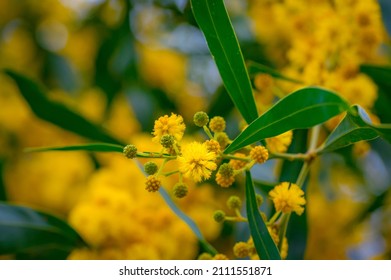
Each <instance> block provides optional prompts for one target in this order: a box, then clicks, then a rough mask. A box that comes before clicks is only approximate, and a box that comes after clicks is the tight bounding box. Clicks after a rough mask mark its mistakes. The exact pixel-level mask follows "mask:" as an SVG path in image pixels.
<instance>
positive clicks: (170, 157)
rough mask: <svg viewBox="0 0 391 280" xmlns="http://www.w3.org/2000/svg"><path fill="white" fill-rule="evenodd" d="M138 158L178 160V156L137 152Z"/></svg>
mask: <svg viewBox="0 0 391 280" xmlns="http://www.w3.org/2000/svg"><path fill="white" fill-rule="evenodd" d="M137 157H140V158H163V159H176V158H177V157H176V156H171V155H168V154H160V153H153V152H137Z"/></svg>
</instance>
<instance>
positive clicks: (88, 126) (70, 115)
mask: <svg viewBox="0 0 391 280" xmlns="http://www.w3.org/2000/svg"><path fill="white" fill-rule="evenodd" d="M5 73H6V74H7V75H8V76H9V77H11V78H12V79H13V80H14V81H15V82H16V84H17V86H18V88H19V90H20V93H21V94H22V96H23V97H24V99H25V100H26V101H27V103H28V104H29V106H30V108H31V110H32V111H33V112H34V113H35V115H36V116H37V117H39V118H41V119H43V120H45V121H48V122H51V123H53V124H55V125H57V126H59V127H61V128H63V129H65V130H68V131H71V132H74V133H76V134H78V135H80V136H83V137H86V138H89V139H92V140H97V141H101V142H107V143H113V144H121V142H120V141H119V140H117V139H115V138H114V137H113V136H111V135H110V134H109V133H108V132H107V131H105V130H104V129H103V128H102V127H100V126H99V125H97V124H94V123H92V122H90V121H89V120H87V119H86V118H84V117H82V116H81V115H79V114H78V113H76V112H75V111H73V110H71V109H70V108H68V107H66V106H64V105H63V104H61V103H59V102H56V101H52V100H49V99H48V98H47V96H46V95H45V93H44V91H43V89H41V88H40V87H39V86H38V84H36V83H35V82H34V81H32V80H31V79H29V78H27V77H25V76H23V75H21V74H19V73H16V72H14V71H12V70H5Z"/></svg>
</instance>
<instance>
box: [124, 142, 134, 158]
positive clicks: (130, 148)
mask: <svg viewBox="0 0 391 280" xmlns="http://www.w3.org/2000/svg"><path fill="white" fill-rule="evenodd" d="M123 152H124V155H125V156H126V157H127V158H135V157H136V156H137V148H136V146H135V145H132V144H129V145H126V146H125V147H124V150H123Z"/></svg>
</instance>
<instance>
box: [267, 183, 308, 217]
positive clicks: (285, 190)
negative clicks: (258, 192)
mask: <svg viewBox="0 0 391 280" xmlns="http://www.w3.org/2000/svg"><path fill="white" fill-rule="evenodd" d="M269 195H270V198H271V199H272V200H273V203H274V207H275V208H276V211H282V212H283V213H291V212H292V211H294V212H296V214H297V215H301V214H302V213H303V212H304V207H303V206H304V205H305V203H306V201H305V198H304V197H303V196H304V192H303V190H302V189H300V187H299V186H298V185H296V184H293V183H288V182H283V183H281V184H279V185H277V186H275V187H274V189H273V190H271V191H270V192H269Z"/></svg>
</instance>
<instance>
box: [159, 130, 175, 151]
mask: <svg viewBox="0 0 391 280" xmlns="http://www.w3.org/2000/svg"><path fill="white" fill-rule="evenodd" d="M174 143H175V137H174V136H172V135H170V134H165V135H163V136H162V138H160V144H161V145H162V146H163V147H164V148H167V149H169V148H171V147H172V146H173V145H174Z"/></svg>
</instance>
